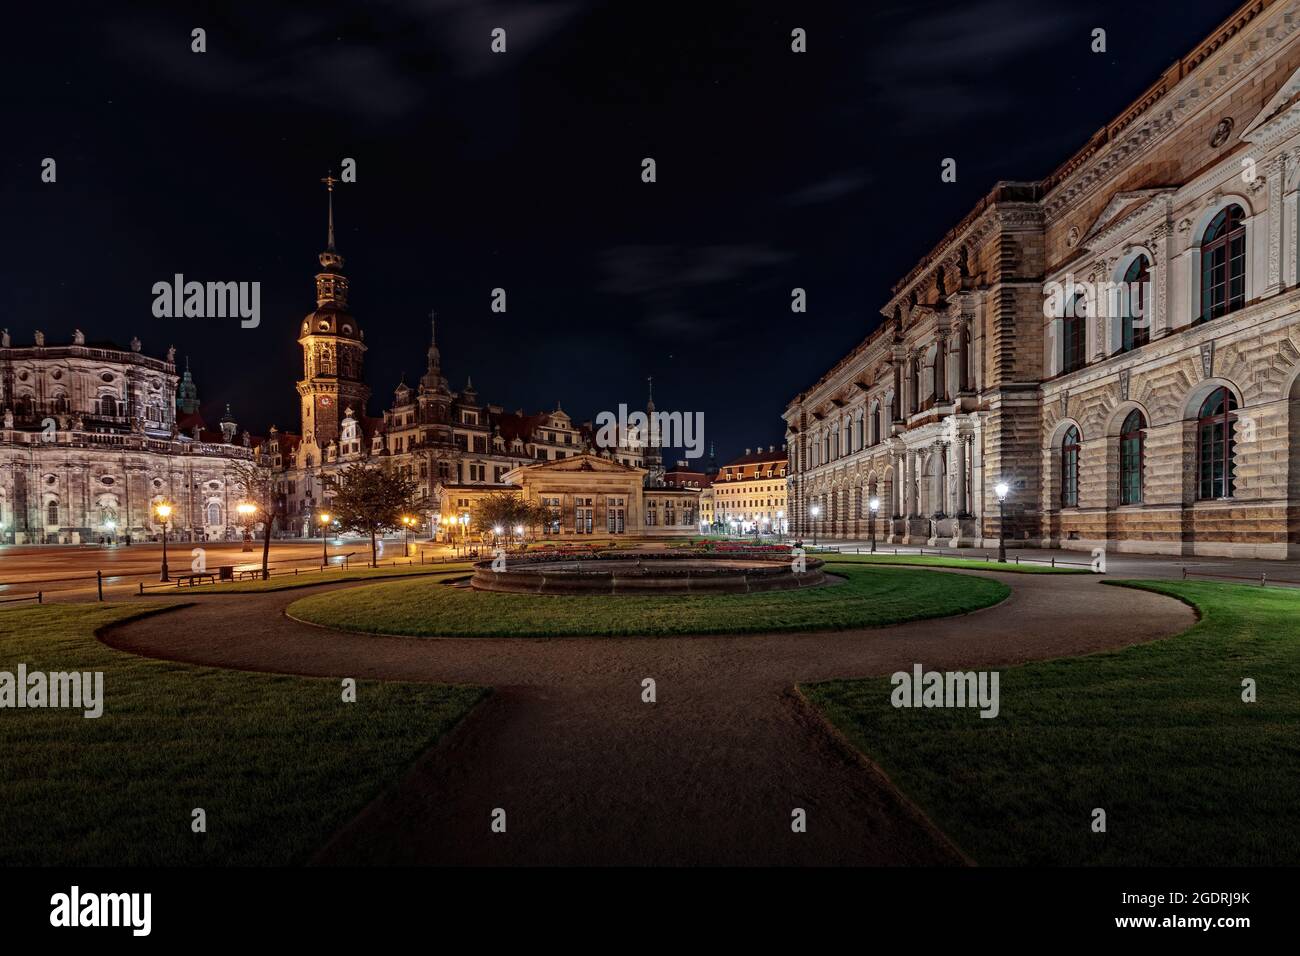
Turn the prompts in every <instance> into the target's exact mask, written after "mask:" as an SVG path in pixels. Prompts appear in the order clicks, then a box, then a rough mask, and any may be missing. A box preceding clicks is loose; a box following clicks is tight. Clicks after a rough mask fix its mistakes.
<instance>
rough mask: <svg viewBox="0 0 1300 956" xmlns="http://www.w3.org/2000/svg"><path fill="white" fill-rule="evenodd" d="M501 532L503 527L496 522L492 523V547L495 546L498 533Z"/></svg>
mask: <svg viewBox="0 0 1300 956" xmlns="http://www.w3.org/2000/svg"><path fill="white" fill-rule="evenodd" d="M503 532H504V529H503V528H502V527H501V525H499V524H496V525H493V526H492V547H493V549H495V548H496V546H497V536H498V535H500V534H502V533H503Z"/></svg>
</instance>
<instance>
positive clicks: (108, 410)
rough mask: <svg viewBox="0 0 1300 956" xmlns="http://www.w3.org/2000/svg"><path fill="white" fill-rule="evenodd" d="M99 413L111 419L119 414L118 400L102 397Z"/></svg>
mask: <svg viewBox="0 0 1300 956" xmlns="http://www.w3.org/2000/svg"><path fill="white" fill-rule="evenodd" d="M99 413H100V414H101V415H105V416H107V417H109V418H111V417H112V416H114V415H116V414H117V399H115V398H113V396H112V395H101V396H100V397H99Z"/></svg>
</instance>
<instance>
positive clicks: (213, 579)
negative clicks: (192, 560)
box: [176, 571, 217, 587]
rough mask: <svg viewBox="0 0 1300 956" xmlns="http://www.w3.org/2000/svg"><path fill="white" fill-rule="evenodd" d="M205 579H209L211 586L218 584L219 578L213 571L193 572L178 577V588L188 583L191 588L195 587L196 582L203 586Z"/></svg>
mask: <svg viewBox="0 0 1300 956" xmlns="http://www.w3.org/2000/svg"><path fill="white" fill-rule="evenodd" d="M204 578H206V579H207V582H208V583H209V584H216V583H217V576H216V575H215V574H213V573H212V572H211V571H191V572H189V573H187V574H178V575H176V586H177V587H180V586H181V584H182V583H184V582H188V583H189V586H190V587H194V585H195V583H196V582H197V583H198V584H202V583H203V580H204Z"/></svg>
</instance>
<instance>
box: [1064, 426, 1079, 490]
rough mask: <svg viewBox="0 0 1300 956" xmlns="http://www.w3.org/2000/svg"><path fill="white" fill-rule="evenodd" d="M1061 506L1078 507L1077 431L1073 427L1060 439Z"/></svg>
mask: <svg viewBox="0 0 1300 956" xmlns="http://www.w3.org/2000/svg"><path fill="white" fill-rule="evenodd" d="M1061 506H1062V507H1063V508H1077V507H1078V506H1079V429H1078V428H1076V427H1075V426H1074V425H1071V426H1070V427H1069V428H1068V429H1066V431H1065V437H1064V438H1062V439H1061Z"/></svg>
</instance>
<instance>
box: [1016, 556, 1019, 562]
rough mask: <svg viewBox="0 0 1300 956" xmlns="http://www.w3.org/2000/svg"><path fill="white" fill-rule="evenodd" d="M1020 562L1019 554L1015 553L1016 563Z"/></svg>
mask: <svg viewBox="0 0 1300 956" xmlns="http://www.w3.org/2000/svg"><path fill="white" fill-rule="evenodd" d="M1019 563H1020V555H1016V564H1019Z"/></svg>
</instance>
